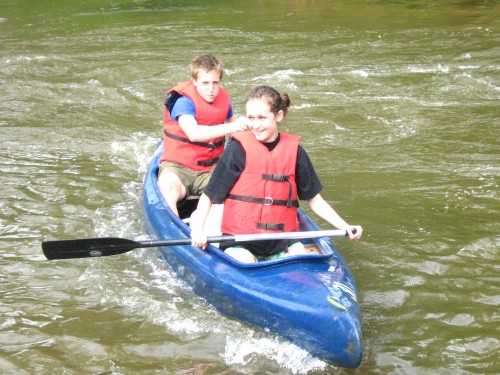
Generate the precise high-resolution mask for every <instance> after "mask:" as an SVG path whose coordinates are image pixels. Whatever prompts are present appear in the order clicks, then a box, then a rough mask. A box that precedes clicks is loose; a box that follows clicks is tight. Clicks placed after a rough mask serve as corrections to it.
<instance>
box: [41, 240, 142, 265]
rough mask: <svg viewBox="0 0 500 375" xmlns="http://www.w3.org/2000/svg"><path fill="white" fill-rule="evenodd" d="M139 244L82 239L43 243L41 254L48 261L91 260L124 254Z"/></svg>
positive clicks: (125, 241) (129, 241) (128, 241)
mask: <svg viewBox="0 0 500 375" xmlns="http://www.w3.org/2000/svg"><path fill="white" fill-rule="evenodd" d="M140 246H141V244H140V243H138V242H135V241H132V240H127V239H125V238H113V237H107V238H82V239H76V240H64V241H45V242H43V243H42V249H43V253H44V254H45V257H46V258H47V259H49V260H52V259H70V258H93V257H102V256H109V255H116V254H122V253H126V252H127V251H130V250H133V249H135V248H137V247H140Z"/></svg>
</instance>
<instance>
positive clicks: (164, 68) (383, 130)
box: [0, 0, 500, 375]
mask: <svg viewBox="0 0 500 375" xmlns="http://www.w3.org/2000/svg"><path fill="white" fill-rule="evenodd" d="M499 15H500V12H499V6H498V2H497V1H458V0H457V1H451V0H449V1H439V2H438V1H423V0H422V1H403V0H402V1H313V0H310V1H298V0H296V1H279V0H271V1H254V0H249V1H140V0H136V1H103V0H96V1H72V2H63V1H14V0H12V1H6V0H0V47H1V48H0V98H1V99H2V100H0V139H1V144H2V148H1V149H0V173H1V186H2V189H1V190H0V285H1V288H0V316H1V318H0V372H1V373H2V374H254V373H261V374H264V373H273V374H306V373H307V374H454V375H455V374H496V373H499V372H500V364H499V360H498V358H499V356H500V329H499V328H498V327H499V323H500V317H499V313H498V310H499V304H500V282H499V281H500V278H499V269H500V257H499V251H498V249H499V244H500V234H499V233H500V230H499V229H500V225H499V219H500V215H499V209H500V204H499V201H500V199H499V196H498V191H499V189H498V187H499V186H498V185H499V182H498V178H499V174H500V173H499V172H500V167H499V165H500V163H499V162H500V158H499V155H500V152H499V144H500V142H499V138H500V131H499V130H500V120H499V119H500V110H499V98H500V86H499V84H500V75H499V70H500V67H499V62H500V47H499V46H500V43H499V41H500V37H499V26H500V23H499V19H500V18H499ZM202 53H213V54H215V55H217V56H219V57H220V58H221V59H222V60H223V61H224V64H225V67H226V70H225V76H224V81H223V84H224V87H225V88H226V89H227V90H228V91H229V92H230V94H231V97H232V100H233V105H234V108H235V111H236V112H237V113H238V114H243V110H244V97H245V94H246V92H248V90H249V89H250V88H251V87H253V86H255V85H259V84H269V85H272V86H274V87H276V88H277V89H278V90H280V91H286V92H287V93H288V94H289V95H290V97H291V99H292V103H293V107H292V111H291V113H290V115H289V116H288V118H287V121H286V122H285V123H284V124H283V129H282V130H283V131H289V132H293V133H297V134H300V135H301V136H302V137H303V141H302V144H303V146H304V147H305V148H306V150H307V151H308V153H309V154H310V156H311V158H312V160H313V162H314V165H315V167H316V169H317V171H318V174H319V175H320V177H321V180H322V181H323V184H324V185H325V188H324V191H323V193H322V194H323V196H324V197H325V198H326V199H327V200H328V201H329V202H331V203H332V205H334V207H335V208H336V209H337V210H338V211H339V212H340V213H341V214H342V215H343V216H344V217H345V218H346V219H347V220H348V221H349V222H351V223H353V224H361V225H363V227H364V230H365V233H364V237H363V241H360V242H356V243H350V242H348V241H346V240H342V239H340V240H337V241H336V243H337V245H338V247H339V248H340V250H341V252H342V254H343V255H344V256H345V258H346V259H347V260H348V262H349V264H350V266H351V269H352V271H353V274H354V276H355V278H356V281H357V286H358V292H359V299H360V303H361V311H362V315H363V319H362V322H363V345H364V355H363V362H362V364H361V366H360V368H359V369H355V370H345V369H339V368H336V367H334V366H332V365H328V364H325V363H323V362H321V361H320V360H318V359H316V358H312V357H310V356H308V354H307V353H306V352H304V351H303V350H301V349H300V348H297V347H295V346H293V345H291V344H290V343H288V342H287V341H286V340H283V339H281V338H278V337H275V336H273V335H271V334H270V333H267V332H261V331H259V330H257V329H255V328H253V327H250V326H247V325H245V324H242V323H240V322H238V321H235V320H232V319H229V318H226V317H224V316H221V315H220V314H219V313H217V312H216V311H215V310H214V309H213V308H212V307H210V306H209V305H207V304H206V303H205V302H204V301H203V300H202V299H200V298H198V297H196V296H195V295H193V294H192V293H191V291H190V290H189V289H188V288H187V287H186V286H185V284H183V283H182V282H181V281H179V280H178V279H176V278H175V277H174V276H173V275H172V273H171V271H170V269H169V268H168V266H166V265H165V264H164V263H162V262H161V261H160V260H158V259H157V255H158V254H157V253H156V252H155V250H153V249H143V250H136V251H133V252H130V253H128V254H127V255H123V256H116V257H108V258H103V259H92V260H89V259H81V260H68V261H53V262H49V261H47V260H45V259H44V257H43V255H42V253H41V247H40V244H41V241H44V240H47V239H70V238H80V237H100V236H117V237H126V238H132V239H144V238H145V237H144V236H145V235H144V231H143V227H142V224H143V223H142V218H141V215H140V212H141V203H140V196H141V189H142V180H143V177H144V172H145V169H146V166H147V163H148V159H149V157H150V156H151V154H152V152H153V150H154V147H155V144H156V142H157V140H158V139H159V138H160V136H161V120H162V100H163V94H164V92H165V91H166V90H167V89H168V88H170V87H171V86H172V85H174V84H175V83H177V82H178V81H181V80H185V79H187V78H188V77H189V70H188V64H189V62H190V60H191V59H192V58H193V57H195V56H197V55H199V54H202ZM318 222H319V223H320V224H321V225H322V226H323V228H325V229H326V225H325V224H324V223H322V222H321V221H320V220H319V219H318Z"/></svg>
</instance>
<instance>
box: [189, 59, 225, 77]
mask: <svg viewBox="0 0 500 375" xmlns="http://www.w3.org/2000/svg"><path fill="white" fill-rule="evenodd" d="M223 68H224V66H223V65H222V62H221V61H220V60H219V59H218V58H217V57H215V56H213V55H203V56H199V57H197V58H195V59H194V60H193V61H192V62H191V76H192V77H193V79H196V78H198V73H199V72H200V71H202V70H203V71H205V72H210V71H211V70H215V71H216V72H219V73H220V79H222V76H223V75H224V70H223Z"/></svg>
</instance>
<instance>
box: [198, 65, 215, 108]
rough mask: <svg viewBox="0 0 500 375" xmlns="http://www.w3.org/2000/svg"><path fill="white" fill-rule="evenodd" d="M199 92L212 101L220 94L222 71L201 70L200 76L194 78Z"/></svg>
mask: <svg viewBox="0 0 500 375" xmlns="http://www.w3.org/2000/svg"><path fill="white" fill-rule="evenodd" d="M193 83H194V85H195V87H196V91H198V94H200V96H201V97H202V98H203V99H205V100H206V101H207V102H209V103H212V102H213V101H214V100H215V99H216V98H217V95H219V91H220V73H219V72H218V71H216V70H210V71H204V70H202V71H200V72H199V73H198V77H196V79H193Z"/></svg>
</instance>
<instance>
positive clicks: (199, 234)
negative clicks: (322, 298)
mask: <svg viewBox="0 0 500 375" xmlns="http://www.w3.org/2000/svg"><path fill="white" fill-rule="evenodd" d="M207 244H208V239H207V235H206V234H205V233H204V232H203V231H198V230H191V245H193V246H196V247H201V248H202V249H203V250H205V249H206V247H207Z"/></svg>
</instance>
